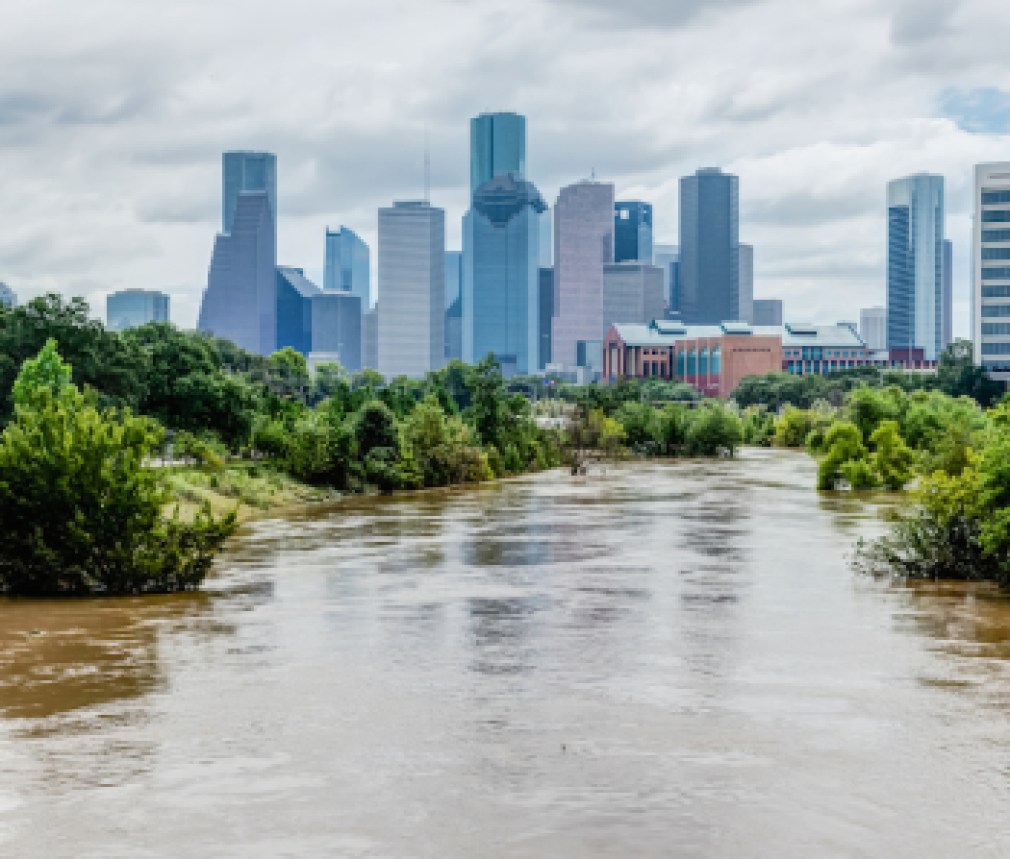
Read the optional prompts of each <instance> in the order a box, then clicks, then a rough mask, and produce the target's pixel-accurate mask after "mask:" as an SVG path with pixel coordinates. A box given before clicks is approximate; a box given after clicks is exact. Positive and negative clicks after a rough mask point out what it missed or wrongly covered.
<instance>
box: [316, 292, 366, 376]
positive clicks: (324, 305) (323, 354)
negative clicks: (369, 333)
mask: <svg viewBox="0 0 1010 859" xmlns="http://www.w3.org/2000/svg"><path fill="white" fill-rule="evenodd" d="M309 303H310V305H311V308H312V309H311V314H310V316H311V320H312V322H311V326H312V327H311V331H310V333H311V338H312V351H311V352H310V353H309V354H310V355H311V356H312V357H313V358H314V359H316V360H317V361H318V360H326V359H332V358H336V360H337V361H338V362H339V363H340V364H341V365H343V367H344V369H345V370H349V371H350V372H352V373H354V372H357V371H358V370H360V369H361V322H362V313H361V298H360V297H359V296H357V295H355V294H354V293H352V292H347V291H345V290H342V289H323V290H317V291H316V293H315V294H314V295H313V296H312V297H311V298H310V299H309Z"/></svg>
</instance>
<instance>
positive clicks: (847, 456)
mask: <svg viewBox="0 0 1010 859" xmlns="http://www.w3.org/2000/svg"><path fill="white" fill-rule="evenodd" d="M824 447H825V449H826V450H827V454H826V455H825V456H824V458H823V459H822V460H821V461H820V464H819V465H818V467H817V488H818V489H837V488H838V485H839V483H840V482H841V481H842V479H843V478H844V479H846V480H847V481H848V482H849V485H850V486H851V487H852V488H853V489H862V488H867V487H868V486H869V485H871V483H868V481H870V477H871V475H872V474H873V470H872V467H871V466H870V463H869V460H868V451H867V450H866V446H865V445H864V444H863V435H862V433H861V432H860V431H859V427H857V426H856V425H855V424H854V423H851V422H850V421H836V422H835V423H833V424H832V425H831V427H830V428H829V429H828V431H827V433H826V435H825V437H824ZM853 480H854V481H855V482H853Z"/></svg>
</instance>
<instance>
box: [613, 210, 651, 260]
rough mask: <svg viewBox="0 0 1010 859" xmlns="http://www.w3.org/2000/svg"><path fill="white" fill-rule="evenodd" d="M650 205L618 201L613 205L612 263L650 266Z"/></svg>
mask: <svg viewBox="0 0 1010 859" xmlns="http://www.w3.org/2000/svg"><path fill="white" fill-rule="evenodd" d="M652 259H653V258H652V204H651V203H641V202H638V201H622V200H618V201H617V203H615V204H614V262H642V263H646V264H648V265H652Z"/></svg>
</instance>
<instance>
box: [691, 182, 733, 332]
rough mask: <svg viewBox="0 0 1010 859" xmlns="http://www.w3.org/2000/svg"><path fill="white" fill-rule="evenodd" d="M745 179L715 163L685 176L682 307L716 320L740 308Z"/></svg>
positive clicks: (700, 319) (702, 319) (697, 317)
mask: <svg viewBox="0 0 1010 859" xmlns="http://www.w3.org/2000/svg"><path fill="white" fill-rule="evenodd" d="M739 245H740V183H739V179H738V178H737V177H736V176H733V175H731V174H729V173H723V172H722V171H721V170H719V169H717V168H714V167H710V168H706V169H703V170H698V171H697V172H696V173H695V174H694V175H693V176H684V177H682V178H681V180H680V312H681V317H682V318H683V321H684V322H688V323H703V324H711V323H718V322H726V321H730V320H733V319H735V317H737V316H738V315H739V312H740V251H739Z"/></svg>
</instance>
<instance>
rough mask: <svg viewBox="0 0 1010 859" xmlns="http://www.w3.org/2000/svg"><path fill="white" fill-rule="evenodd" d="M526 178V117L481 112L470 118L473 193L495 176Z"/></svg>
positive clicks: (471, 182) (471, 191)
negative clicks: (504, 175) (506, 174)
mask: <svg viewBox="0 0 1010 859" xmlns="http://www.w3.org/2000/svg"><path fill="white" fill-rule="evenodd" d="M505 173H511V174H512V175H513V176H515V177H516V179H525V178H526V117H525V116H520V115H519V114H518V113H482V114H480V116H475V117H474V118H473V119H471V120H470V195H471V197H472V196H473V193H474V191H476V190H477V189H478V188H479V187H480V186H481V185H483V184H484V183H485V182H489V181H490V180H491V179H493V178H494V177H495V176H501V175H503V174H505Z"/></svg>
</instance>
